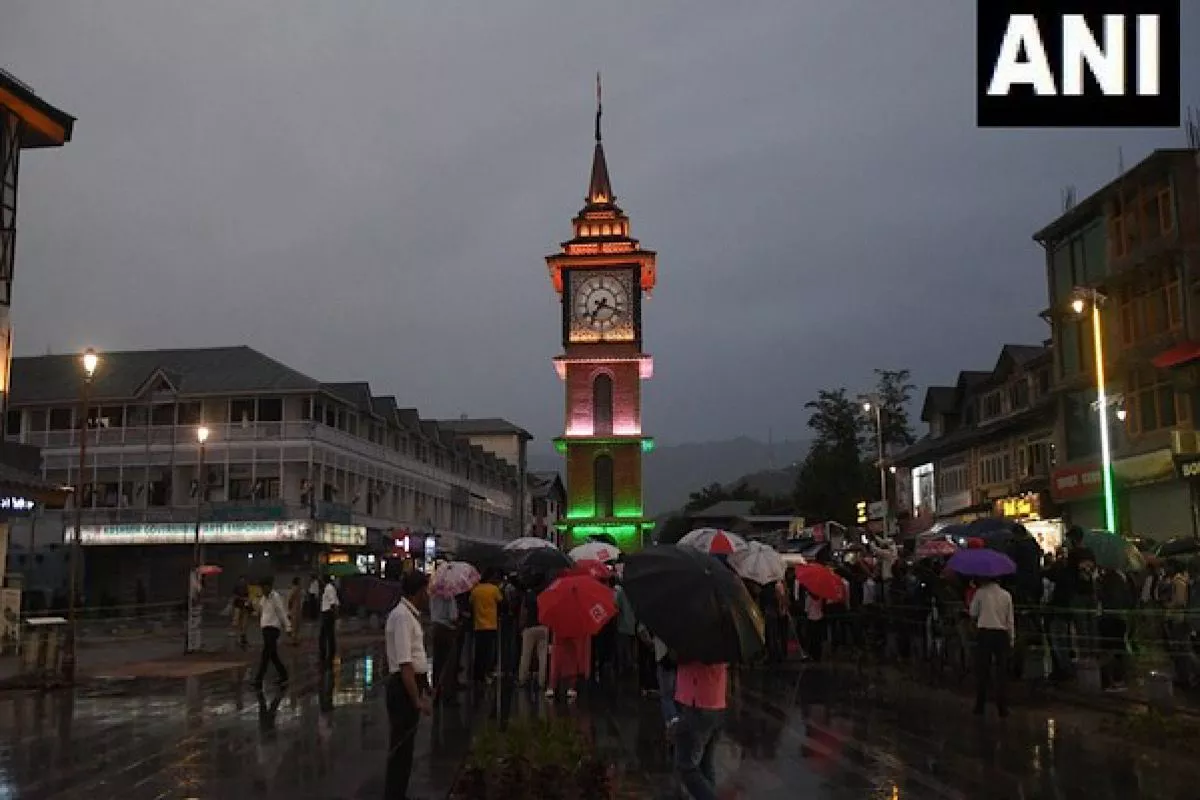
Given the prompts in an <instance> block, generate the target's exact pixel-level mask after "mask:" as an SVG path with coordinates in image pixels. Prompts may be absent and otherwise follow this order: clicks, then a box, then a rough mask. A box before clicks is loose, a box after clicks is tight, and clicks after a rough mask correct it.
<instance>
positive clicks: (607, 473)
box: [592, 455, 613, 517]
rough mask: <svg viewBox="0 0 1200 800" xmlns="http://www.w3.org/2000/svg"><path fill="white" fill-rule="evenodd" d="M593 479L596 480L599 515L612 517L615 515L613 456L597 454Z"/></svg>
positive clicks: (595, 490)
mask: <svg viewBox="0 0 1200 800" xmlns="http://www.w3.org/2000/svg"><path fill="white" fill-rule="evenodd" d="M592 480H593V482H594V484H595V485H594V487H593V490H594V493H595V495H596V512H595V515H596V516H597V517H611V516H612V515H613V460H612V456H607V455H603V456H596V461H595V463H594V464H593V465H592Z"/></svg>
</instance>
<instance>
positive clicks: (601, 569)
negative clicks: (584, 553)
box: [562, 558, 616, 581]
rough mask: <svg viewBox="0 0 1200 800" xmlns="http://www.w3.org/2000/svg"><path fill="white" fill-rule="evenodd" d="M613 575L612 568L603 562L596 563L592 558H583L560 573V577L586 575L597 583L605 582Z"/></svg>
mask: <svg viewBox="0 0 1200 800" xmlns="http://www.w3.org/2000/svg"><path fill="white" fill-rule="evenodd" d="M614 574H616V573H614V572H613V568H612V567H610V566H609V565H608V564H605V563H604V562H603V561H597V560H596V559H594V558H583V559H580V560H579V561H576V562H575V565H574V566H572V567H568V568H567V569H565V570H564V571H563V572H562V575H564V576H565V575H586V576H588V577H589V578H595V579H596V580H598V581H606V580H608V579H609V578H611V577H612V576H613V575H614Z"/></svg>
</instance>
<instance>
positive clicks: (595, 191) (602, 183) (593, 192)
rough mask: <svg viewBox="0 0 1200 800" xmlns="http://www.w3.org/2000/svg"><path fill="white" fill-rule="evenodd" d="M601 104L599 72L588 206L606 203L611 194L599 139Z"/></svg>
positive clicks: (606, 163)
mask: <svg viewBox="0 0 1200 800" xmlns="http://www.w3.org/2000/svg"><path fill="white" fill-rule="evenodd" d="M602 112H603V106H602V104H601V98H600V73H599V72H597V73H596V149H595V151H594V152H593V153H592V177H591V180H589V181H588V193H587V202H588V205H589V206H596V205H607V204H609V203H612V202H613V200H615V199H616V198H615V197H614V196H613V191H612V182H611V181H610V180H609V178H608V161H607V160H606V159H605V158H604V145H603V143H601V141H600V115H601V113H602Z"/></svg>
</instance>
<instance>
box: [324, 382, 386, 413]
mask: <svg viewBox="0 0 1200 800" xmlns="http://www.w3.org/2000/svg"><path fill="white" fill-rule="evenodd" d="M321 390H322V391H324V392H328V393H329V394H331V395H333V396H334V397H336V398H338V399H339V400H345V401H346V402H347V403H349V404H350V405H352V406H354V408H355V409H356V410H358V411H366V412H369V413H374V412H375V403H374V398H373V397H372V396H371V385H370V384H369V383H367V382H366V381H348V382H344V383H322V384H321Z"/></svg>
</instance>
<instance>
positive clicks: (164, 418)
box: [150, 403, 175, 428]
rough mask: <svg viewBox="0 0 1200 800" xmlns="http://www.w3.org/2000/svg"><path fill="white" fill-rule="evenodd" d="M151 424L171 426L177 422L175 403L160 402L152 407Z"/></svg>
mask: <svg viewBox="0 0 1200 800" xmlns="http://www.w3.org/2000/svg"><path fill="white" fill-rule="evenodd" d="M150 424H151V425H157V426H160V427H164V428H169V427H171V426H172V425H174V424H175V404H174V403H159V404H158V405H154V406H151V407H150Z"/></svg>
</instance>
